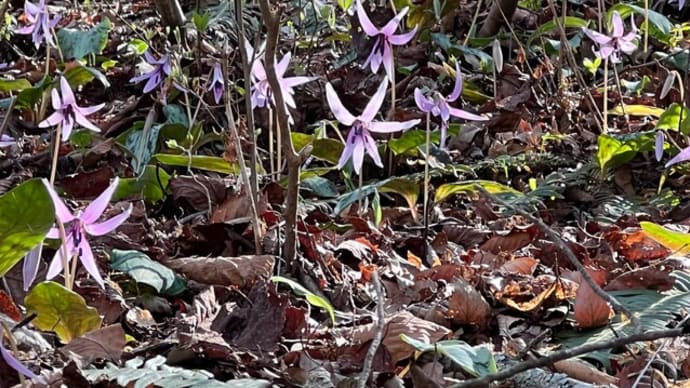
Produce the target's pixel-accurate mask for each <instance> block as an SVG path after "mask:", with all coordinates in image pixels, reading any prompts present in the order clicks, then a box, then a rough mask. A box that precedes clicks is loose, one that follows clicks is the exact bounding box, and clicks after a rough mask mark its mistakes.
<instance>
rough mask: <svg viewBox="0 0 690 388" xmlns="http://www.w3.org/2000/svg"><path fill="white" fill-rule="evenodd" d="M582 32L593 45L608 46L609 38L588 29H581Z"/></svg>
mask: <svg viewBox="0 0 690 388" xmlns="http://www.w3.org/2000/svg"><path fill="white" fill-rule="evenodd" d="M582 31H583V32H584V33H585V35H587V36H588V37H589V39H591V40H593V41H594V42H595V43H597V44H599V45H603V44H608V43H610V42H611V40H612V39H611V38H610V37H608V36H606V35H604V34H601V33H598V32H596V31H594V30H590V29H589V28H583V29H582Z"/></svg>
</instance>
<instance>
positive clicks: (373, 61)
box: [357, 0, 417, 82]
mask: <svg viewBox="0 0 690 388" xmlns="http://www.w3.org/2000/svg"><path fill="white" fill-rule="evenodd" d="M408 10H409V8H408V7H405V8H403V9H402V10H401V11H400V12H399V13H398V14H397V15H395V17H393V19H391V20H390V21H389V22H388V23H386V25H385V26H383V28H377V27H376V26H375V25H374V24H373V23H372V22H371V20H370V19H369V16H367V12H366V11H365V10H364V6H362V0H357V18H358V19H359V24H360V25H361V26H362V30H364V33H366V34H367V35H368V36H370V37H372V38H374V39H375V41H374V47H373V48H372V49H371V54H369V57H368V58H367V60H366V62H364V64H363V65H362V67H367V66H371V71H372V72H373V73H378V71H379V68H380V67H381V64H383V67H384V68H385V69H386V74H387V75H388V79H389V80H391V82H392V81H393V79H394V75H395V68H394V66H393V45H396V46H400V45H404V44H407V42H409V41H410V40H412V38H413V37H414V36H415V34H416V33H417V27H416V26H415V28H414V29H412V31H409V32H407V33H404V34H396V33H395V30H397V29H398V26H399V25H400V22H401V21H402V19H403V17H405V15H406V14H407V11H408Z"/></svg>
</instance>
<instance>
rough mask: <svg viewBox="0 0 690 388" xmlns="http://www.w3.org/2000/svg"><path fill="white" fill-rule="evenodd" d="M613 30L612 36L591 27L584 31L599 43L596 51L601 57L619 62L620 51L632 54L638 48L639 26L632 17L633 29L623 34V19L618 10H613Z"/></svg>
mask: <svg viewBox="0 0 690 388" xmlns="http://www.w3.org/2000/svg"><path fill="white" fill-rule="evenodd" d="M611 21H612V22H613V32H612V34H611V36H607V35H604V34H600V33H598V32H596V31H592V30H590V29H589V28H583V29H582V31H584V33H585V34H586V35H587V36H588V37H589V38H590V39H592V40H593V41H594V42H596V43H597V44H598V45H599V51H595V52H594V53H595V54H596V55H597V56H598V57H599V58H601V59H606V58H609V57H610V58H611V62H613V63H618V62H620V61H621V59H620V52H621V51H622V52H624V53H626V54H628V55H630V54H632V52H633V51H635V49H636V48H637V46H636V45H635V42H634V40H635V38H637V36H638V35H637V26H635V19H633V17H631V18H630V21H631V24H632V29H631V30H630V32H628V33H627V34H625V35H623V32H624V31H623V19H621V15H619V14H618V12H616V11H613V17H612V18H611Z"/></svg>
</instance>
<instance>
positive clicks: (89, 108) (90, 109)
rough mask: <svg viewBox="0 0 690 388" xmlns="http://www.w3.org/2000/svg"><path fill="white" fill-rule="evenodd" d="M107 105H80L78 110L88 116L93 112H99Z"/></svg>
mask: <svg viewBox="0 0 690 388" xmlns="http://www.w3.org/2000/svg"><path fill="white" fill-rule="evenodd" d="M104 106H105V103H102V104H98V105H94V106H78V107H77V109H76V110H78V111H79V113H81V114H82V115H84V116H88V115H90V114H92V113H95V112H98V111H99V110H101V109H103V107H104Z"/></svg>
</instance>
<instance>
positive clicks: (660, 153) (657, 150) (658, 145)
mask: <svg viewBox="0 0 690 388" xmlns="http://www.w3.org/2000/svg"><path fill="white" fill-rule="evenodd" d="M664 140H665V136H664V132H663V131H656V141H655V144H654V154H655V156H656V161H657V162H661V158H663V157H664Z"/></svg>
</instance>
